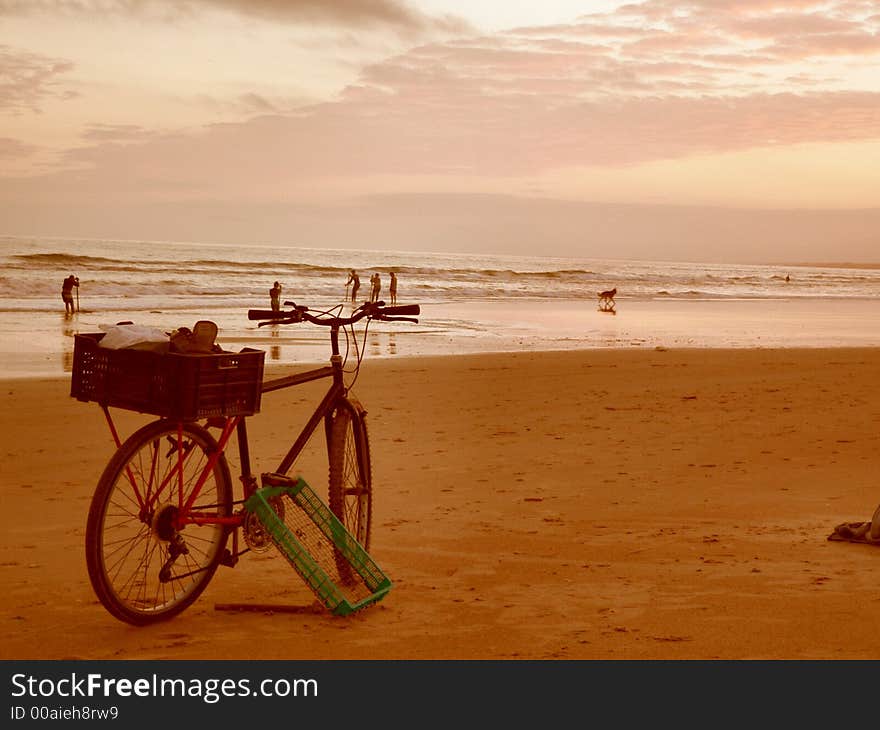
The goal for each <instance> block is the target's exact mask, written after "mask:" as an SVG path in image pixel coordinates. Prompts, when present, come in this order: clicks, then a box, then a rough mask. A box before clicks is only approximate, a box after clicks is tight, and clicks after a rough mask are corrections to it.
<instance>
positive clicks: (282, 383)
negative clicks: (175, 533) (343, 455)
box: [102, 326, 347, 530]
mask: <svg viewBox="0 0 880 730" xmlns="http://www.w3.org/2000/svg"><path fill="white" fill-rule="evenodd" d="M330 344H331V355H330V365H329V366H324V367H321V368H315V369H313V370H307V371H305V372H302V373H296V374H294V375H287V376H284V377H281V378H273V379H271V380H266V381H264V382H263V385H262V392H263V393H268V392H270V391H273V390H281V389H284V388H291V387H294V386H296V385H302V384H304V383H309V382H312V381H315V380H321V379H323V378H332V383H331V384H330V387H329V388H328V390H327V392H326V393H325V394H324V397H323V398H322V399H321V402H320V403H319V404H318V406H317V408H316V409H315V411H314V413H312V415H311V417H310V418H309V420H308V421H307V422H306V424H305V426H303V428H302V430H301V431H300V433H299V436H297V438H296V440H295V441H294V443H293V445H292V446H291V447H290V449H289V450H288V452H287V454H286V455H285V456H284V458H283V459H282V460H281V463H280V464H279V466H278V467H277V469H276V470H275V473H276V474H287V472H288V471H289V470H290V468H291V467H292V466H293V464H294V463H295V462H296V460H297V458H298V457H299V455H300V453H301V452H302V450H303V449H304V448H305V446H306V444H307V443H308V442H309V439H310V438H311V437H312V434H314V432H315V430H316V429H317V428H318V424H319V423H320V422H321V421H322V420H323V421H324V424H325V434H326V438H327V443H328V444H329V430H330V425H331V419H330V416H331V415H332V413H333V411H334V409H335V407H336V405H337V404H338V403H339V401H340V400H341V399H342V398H344V397H345V395H346V394H347V388H346V386H345V381H344V373H343V368H342V356H341V355H340V353H339V327H338V326H333V327H331V330H330ZM102 409H103V411H104V416H105V418H106V419H107V424H108V426H109V428H110V432H111V434H112V436H113V440H114V441H115V443H116V447H117V448H119V447H120V446H121V445H122V441H121V439H120V438H119V434H118V432H117V430H116V426H115V425H114V423H113V419H112V417H111V415H110V411H109V409H108V407H107V406H102ZM233 431H235V432H236V434H237V437H238V450H239V459H240V465H241V466H240V471H241V474H240V480H241V482H242V485H243V491H244V499H247V498H248V497H250V496H251V494H253V492H254V490H255V489H256V486H257V479H256V477H255V476H254V474H253V473H252V472H251V464H250V448H249V443H248V435H247V423H246V417H245V416H229V417H227V418H225V420H224V423H223V427H222V430H221V433H220V437H219V439H218V440H217V445H218V448H217V450H216V451H215V452H214V453H213V454H211V456H210V458H209V459H208V461H207V463H206V464H205V466H204V467H202V470H201V472H200V473H199V476H198V479H197V480H196V484H195V487H194V488H193V489H192V491H191V492H190V495H189V497H188V498H187V499H186V500H185V501H184V498H183V495H184V485H183V474H184V463H185V461H186V459H187V458H188V455H189V451H188V450H187V449H186V448H185V446H184V443H183V422H178V424H177V443H176V451H177V465H176V467H175V468H173V469H172V470H171V472H170V473H169V474H168V475H167V476H166V477H165V478H164V479H163V481H162V483H161V484H159V485H157V486H156V489H155V490H151V489H149V488H148V491H147V494H141V492H140V490H139V489H138V486H137V480H136V479H135V478H134V475H133V474H132V473H131V471H130V468H129V467H126V472H127V474H128V480H129V482H130V483H131V486H132V489H133V491H134V494H135V497H136V499H137V502H138V509H139V512H140V514H141V515H142V516H143V515H146V514H148V513H149V512H150V511H151V510H152V509H153V508H154V507H155V506H156V504H157V503H158V502H159V499H160V497H162V496H163V495H166V494H167V492H166V490H172V489H174V485H173V484H172V482H174V481H175V479H176V480H177V485H176V486H177V489H176V491H177V499H176V506H177V510H178V512H177V515H176V518H175V524H174V527H175V529H177V530H181V529H183V527H185V526H186V525H211V524H217V525H227V526H229V527H231V528H236V527H240V526H241V525H242V523H243V522H244V516H243V515H241V514H239V515H230V516H228V517H224V516H220V515H212V514H205V513H201V512H193V511H192V508H193V505H194V504H195V501H196V499H198V497H199V494H200V493H201V490H202V487H203V486H204V484H205V482H206V481H207V479H208V477H209V476H210V474H211V473H212V472H213V470H214V468H215V467H216V465H217V462H218V461H219V460H220V457H221V455H222V454H223V453H224V452H225V450H226V447H227V445H228V443H229V440H230V438H231V437H232V433H233ZM152 481H153V474H152V473H151V474H150V477H149V481H148V485H151V484H152Z"/></svg>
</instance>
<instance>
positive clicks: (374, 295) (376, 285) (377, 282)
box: [370, 274, 382, 302]
mask: <svg viewBox="0 0 880 730" xmlns="http://www.w3.org/2000/svg"><path fill="white" fill-rule="evenodd" d="M370 283H371V284H372V288H371V290H370V301H371V302H378V301H379V292H380V291H382V280H381V279H380V278H379V274H373V275H372V276H371V277H370Z"/></svg>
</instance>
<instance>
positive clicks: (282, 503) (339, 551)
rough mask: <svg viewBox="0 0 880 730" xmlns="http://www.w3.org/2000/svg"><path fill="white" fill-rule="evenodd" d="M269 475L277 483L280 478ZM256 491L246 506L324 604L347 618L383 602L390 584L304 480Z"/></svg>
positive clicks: (291, 480)
mask: <svg viewBox="0 0 880 730" xmlns="http://www.w3.org/2000/svg"><path fill="white" fill-rule="evenodd" d="M264 476H271V477H272V478H273V479H272V481H276V482H277V481H278V480H279V477H278V475H264ZM280 479H284V480H286V481H288V482H289V483H285V484H282V485H279V486H267V487H262V488H261V489H258V490H257V491H256V492H254V494H253V495H252V496H251V497H250V498H249V499H248V500H247V501H246V502H245V503H244V506H245V509H247V510H248V511H249V512H252V513H254V514H255V515H256V516H257V518H258V519H259V520H260V522H261V523H262V524H263V526H264V527H265V528H266V531H267V532H268V534H269V536H270V537H271V539H272V542H273V543H275V546H276V547H277V548H278V550H280V551H281V554H282V555H284V557H285V558H287V560H288V562H289V563H290V564H291V565H292V566H293V567H294V568H295V569H296V571H297V572H298V573H299V574H300V576H302V578H303V580H305V582H306V584H307V585H308V586H309V588H311V589H312V591H313V592H314V593H315V595H316V596H317V597H318V598H319V599H320V600H321V602H322V603H323V604H324V605H325V606H326V607H327V609H328V610H330V611H332V612H333V613H334V614H336V615H337V616H347V615H348V614H350V613H353V612H354V611H358V610H359V609H361V608H364V607H365V606H368V605H370V604H372V603H375V602H376V601H379V600H381V599H382V598H384V597H385V594H386V593H388V591H389V590H391V581H390V580H389V579H388V577H387V576H386V575H385V574H384V573H383V572H382V570H381V569H380V568H379V566H378V565H376V563H375V562H374V561H373V559H372V558H371V557H370V556H369V555H368V554H367V551H366V550H364V548H363V547H362V546H361V545H360V543H358V541H357V540H355V538H354V537H353V536H352V535H351V533H350V532H349V531H348V530H347V529H346V528H345V525H343V524H342V522H340V521H339V519H338V518H337V517H336V515H334V514H333V512H332V511H331V510H330V508H329V507H327V505H325V504H324V503H323V502H322V501H321V499H320V497H318V495H317V494H315V492H314V491H313V490H312V488H311V487H309V485H308V484H307V483H306V482H305V480H304V479H298V480H293V479H289V480H288V479H287V478H286V477H281V478H280Z"/></svg>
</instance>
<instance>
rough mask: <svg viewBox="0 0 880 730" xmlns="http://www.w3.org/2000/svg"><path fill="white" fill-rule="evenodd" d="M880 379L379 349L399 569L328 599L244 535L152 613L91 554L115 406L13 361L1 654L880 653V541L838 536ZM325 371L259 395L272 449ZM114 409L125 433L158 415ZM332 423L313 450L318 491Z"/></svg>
mask: <svg viewBox="0 0 880 730" xmlns="http://www.w3.org/2000/svg"><path fill="white" fill-rule="evenodd" d="M295 369H296V368H285V369H283V370H280V371H279V372H292V371H294V370H295ZM878 382H880V349H870V348H867V349H859V348H839V349H735V350H723V349H674V348H669V349H663V348H660V349H651V350H638V349H604V350H593V351H571V352H544V353H539V352H535V353H518V354H497V355H491V354H483V355H461V356H447V357H414V358H398V359H375V360H369V359H368V361H367V362H366V363H365V364H364V367H363V369H362V371H361V374H360V378H359V380H358V382H357V385H356V388H355V392H356V393H357V394H358V396H359V397H360V399H361V400H362V401H363V402H364V404H365V405H366V407H367V409H368V411H369V416H368V423H369V427H370V435H371V439H372V445H373V469H374V489H375V501H374V523H373V524H374V529H373V543H372V546H371V554H372V555H373V557H374V558H375V559H376V561H377V562H378V563H379V565H381V567H382V568H383V569H384V570H385V571H386V572H387V574H388V575H389V576H390V577H391V579H392V580H393V582H394V588H393V590H392V591H391V593H390V594H389V595H388V596H387V597H386V598H385V599H384V600H383V601H382V602H381V603H379V604H377V605H375V606H372V607H370V608H368V609H366V610H364V611H362V612H360V613H358V614H355V615H354V616H352V617H349V618H336V617H333V616H331V615H329V614H328V613H326V612H321V611H310V610H308V609H309V607H310V606H312V603H313V597H312V594H311V593H310V592H309V591H308V589H307V588H306V587H305V585H304V584H303V583H302V581H301V580H300V578H299V577H298V576H297V575H296V574H295V573H294V572H293V570H292V569H291V568H290V567H289V566H288V565H287V564H286V563H285V562H284V561H283V559H282V558H280V557H278V556H276V555H273V554H271V553H266V554H263V555H255V554H248V555H245V556H243V557H242V559H241V561H240V562H239V564H238V566H237V567H235V568H234V569H227V568H221V569H220V571H219V572H218V573H217V575H216V576H215V578H214V580H213V582H212V583H211V585H210V586H209V587H208V589H207V591H206V592H205V593H204V594H203V595H202V597H201V598H200V599H199V600H198V601H197V602H196V604H195V605H194V606H192V607H191V608H190V609H188V610H187V611H186V612H184V613H183V614H182V615H180V616H178V617H176V618H174V619H172V620H171V621H169V622H165V623H162V624H158V625H155V626H151V627H147V628H134V627H131V626H128V625H125V624H123V623H120V622H118V621H117V620H116V619H114V618H112V617H111V616H110V615H109V614H108V613H107V612H106V611H105V610H104V609H103V607H102V606H101V605H100V604H99V603H98V602H97V600H96V598H95V597H94V595H93V593H92V589H91V587H90V585H89V581H88V577H87V574H86V567H85V558H84V548H83V541H84V528H85V522H86V515H87V511H88V506H89V501H90V499H91V495H92V491H93V489H94V486H95V483H96V482H97V480H98V478H99V476H100V473H101V470H102V468H103V466H104V464H105V463H106V462H107V460H108V459H109V457H110V455H111V453H112V451H113V445H112V442H111V440H110V437H109V434H108V432H107V428H106V424H105V422H104V419H103V416H102V414H101V411H100V409H99V408H98V407H97V406H96V405H94V404H84V403H80V402H77V401H75V400H73V399H71V398H70V397H69V395H68V393H69V378H67V377H65V378H55V379H33V378H32V379H15V380H5V381H3V382H2V391H0V392H2V397H3V401H2V403H3V408H2V410H0V414H2V415H0V423H2V428H0V434H2V436H3V447H2V450H3V457H4V458H3V467H2V473H3V477H2V491H3V506H4V509H3V511H2V518H0V519H2V530H0V535H2V538H0V539H2V559H0V571H2V573H0V574H2V579H3V586H4V591H3V596H2V599H0V622H2V630H3V636H4V642H3V643H2V648H0V658H3V659H348V658H352V659H453V658H455V659H869V658H870V659H876V658H877V657H880V634H878V632H877V631H876V623H877V621H876V617H877V611H878V609H880V592H878V584H877V567H878V565H880V563H878V561H880V549H878V548H876V547H872V546H866V545H857V544H850V543H837V542H828V541H827V539H826V538H827V536H828V534H829V533H830V532H831V530H832V529H833V527H834V526H835V525H837V524H838V523H840V522H844V521H850V520H867V519H870V517H871V514H872V513H873V511H874V508H875V507H876V506H877V504H878V502H880V484H878V480H877V474H878V464H877V460H878V454H880V428H878V426H880V400H878V396H877V390H876V388H877V383H878ZM313 387H314V389H313V390H310V388H313ZM320 388H321V386H320V385H319V386H306V387H305V388H301V389H294V390H287V391H282V392H279V393H272V394H267V395H266V396H265V397H264V401H263V409H262V413H261V414H260V415H259V416H258V417H256V418H255V419H254V420H253V426H252V436H253V440H254V442H255V443H256V444H257V446H255V448H254V452H255V453H254V460H255V464H256V467H257V470H264V471H268V470H270V469H271V468H273V467H274V465H275V462H276V461H277V459H278V457H279V456H280V454H282V453H283V451H284V450H285V448H284V447H285V445H286V444H285V440H284V434H285V433H288V432H289V430H290V429H289V426H288V425H287V424H288V423H290V422H295V423H299V422H301V419H302V418H303V417H304V415H305V413H306V411H305V408H306V407H307V406H308V405H309V404H312V403H313V402H314V400H315V399H316V398H317V395H318V393H319V391H320ZM114 414H115V415H116V416H118V425H119V426H120V428H121V431H122V432H123V434H125V435H127V434H130V433H131V432H132V431H133V430H134V428H135V427H136V426H137V425H139V424H140V423H142V422H146V421H147V420H149V417H147V416H140V415H137V414H130V413H126V412H121V411H115V412H114ZM313 447H314V448H313V451H314V452H315V453H314V454H310V455H309V456H308V458H307V459H306V460H305V462H304V463H303V465H302V473H303V475H304V476H305V477H306V478H307V479H308V480H309V481H310V483H312V485H313V486H315V487H316V488H317V489H318V491H319V492H320V493H322V494H323V493H325V490H326V486H325V484H324V479H325V474H326V471H325V470H326V467H325V466H324V465H323V463H322V461H321V458H320V448H321V444H313ZM227 602H239V603H248V602H251V603H258V602H259V603H276V604H287V605H292V606H300V607H303V609H304V610H303V611H302V612H300V613H280V612H276V613H265V612H228V611H218V610H215V605H216V604H218V603H227Z"/></svg>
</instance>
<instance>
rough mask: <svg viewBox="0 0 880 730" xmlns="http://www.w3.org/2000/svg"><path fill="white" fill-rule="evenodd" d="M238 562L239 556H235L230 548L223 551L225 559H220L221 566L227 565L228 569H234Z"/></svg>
mask: <svg viewBox="0 0 880 730" xmlns="http://www.w3.org/2000/svg"><path fill="white" fill-rule="evenodd" d="M237 562H238V555H233V554H232V552H231V551H230V550H229V548H225V549H224V550H223V557H222V558H220V565H225V566H226V567H227V568H234V567H235V564H236V563H237Z"/></svg>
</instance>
